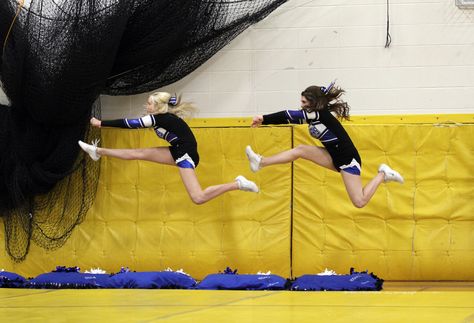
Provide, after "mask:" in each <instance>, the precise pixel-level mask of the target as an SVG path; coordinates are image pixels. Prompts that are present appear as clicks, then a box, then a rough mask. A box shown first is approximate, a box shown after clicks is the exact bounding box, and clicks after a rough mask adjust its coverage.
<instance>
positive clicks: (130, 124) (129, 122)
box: [90, 115, 156, 128]
mask: <svg viewBox="0 0 474 323" xmlns="http://www.w3.org/2000/svg"><path fill="white" fill-rule="evenodd" d="M90 122H91V125H92V126H93V127H98V128H100V127H113V128H149V127H153V126H154V125H155V124H156V120H155V117H154V116H153V115H147V116H144V117H141V118H138V119H128V118H126V119H116V120H99V119H96V118H92V119H91V121H90Z"/></svg>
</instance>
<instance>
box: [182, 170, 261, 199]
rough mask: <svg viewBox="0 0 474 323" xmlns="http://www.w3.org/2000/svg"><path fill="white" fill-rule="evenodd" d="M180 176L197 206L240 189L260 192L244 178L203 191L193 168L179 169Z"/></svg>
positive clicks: (240, 177)
mask: <svg viewBox="0 0 474 323" xmlns="http://www.w3.org/2000/svg"><path fill="white" fill-rule="evenodd" d="M179 174H180V175H181V179H182V180H183V183H184V187H185V188H186V191H187V192H188V194H189V197H190V198H191V200H192V201H193V202H194V203H196V204H203V203H206V202H207V201H209V200H212V199H213V198H216V197H218V196H219V195H222V194H224V193H226V192H229V191H235V190H239V189H240V190H244V191H250V192H258V188H257V186H256V185H255V183H253V182H251V181H249V180H247V179H246V178H244V177H243V176H238V177H237V178H236V180H235V181H233V182H230V183H225V184H218V185H213V186H209V187H207V188H206V189H204V190H203V189H202V188H201V185H200V184H199V181H198V178H197V176H196V172H195V171H194V169H193V168H179Z"/></svg>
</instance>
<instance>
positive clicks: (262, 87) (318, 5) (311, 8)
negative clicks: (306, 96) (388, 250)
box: [0, 0, 474, 118]
mask: <svg viewBox="0 0 474 323" xmlns="http://www.w3.org/2000/svg"><path fill="white" fill-rule="evenodd" d="M388 9H389V10H388V12H389V18H390V25H389V31H390V35H391V40H392V42H391V45H390V47H388V48H385V47H384V46H385V42H386V36H387V33H386V30H387V2H386V1H380V0H353V1H343V0H317V1H316V0H315V1H310V0H290V1H288V2H287V3H286V4H285V5H283V6H282V7H280V8H279V9H277V10H276V11H274V12H273V13H272V14H271V15H269V16H268V17H267V18H266V19H264V20H263V21H261V22H260V23H258V24H256V25H254V26H252V27H251V28H249V29H248V30H247V31H245V32H244V33H243V34H241V35H240V36H239V37H238V38H237V39H235V40H234V41H232V42H231V43H230V44H229V45H228V46H227V47H225V48H224V49H223V50H221V51H220V52H219V53H218V54H216V55H215V56H214V57H213V58H212V59H210V60H209V61H208V62H207V63H205V64H204V65H202V66H201V67H200V68H198V69H197V70H196V71H194V72H193V73H192V74H190V75H189V76H187V77H185V78H184V79H182V80H181V81H179V82H177V83H175V84H172V85H170V86H167V87H165V90H168V91H171V92H178V93H183V94H184V97H185V98H186V99H190V100H192V101H194V102H195V103H196V105H197V106H198V107H199V109H200V114H199V117H206V118H208V117H224V116H250V115H253V114H257V113H258V114H261V113H268V112H272V111H276V110H280V109H282V108H288V107H297V106H298V104H299V93H300V92H301V90H302V89H304V88H305V87H306V86H308V85H311V84H327V83H329V82H330V81H331V80H333V79H337V80H338V84H339V85H340V86H342V87H343V88H344V89H346V91H347V94H346V96H345V99H346V100H347V101H348V102H349V103H350V105H351V107H352V114H354V115H374V114H375V115H380V114H426V113H429V114H432V113H472V112H474V101H473V100H472V98H473V97H474V59H473V57H474V32H473V30H474V29H473V28H474V10H472V9H459V8H458V7H456V5H455V1H454V0H392V1H390V2H389V7H388ZM146 96H147V95H146V94H144V95H138V96H132V97H104V98H103V117H104V118H118V117H128V116H134V115H137V114H141V113H142V111H143V107H142V105H143V103H144V102H145V98H146ZM2 100H4V98H3V99H2V95H0V101H2Z"/></svg>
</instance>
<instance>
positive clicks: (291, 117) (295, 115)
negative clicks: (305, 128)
mask: <svg viewBox="0 0 474 323" xmlns="http://www.w3.org/2000/svg"><path fill="white" fill-rule="evenodd" d="M311 119H316V113H315V112H306V111H305V110H284V111H280V112H275V113H271V114H265V115H263V116H262V122H261V124H286V123H294V124H302V123H305V122H307V121H308V120H311Z"/></svg>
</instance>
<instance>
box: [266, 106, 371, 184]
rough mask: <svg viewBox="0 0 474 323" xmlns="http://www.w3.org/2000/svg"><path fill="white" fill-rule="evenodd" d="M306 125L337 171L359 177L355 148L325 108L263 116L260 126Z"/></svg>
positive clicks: (357, 157)
mask: <svg viewBox="0 0 474 323" xmlns="http://www.w3.org/2000/svg"><path fill="white" fill-rule="evenodd" d="M285 123H293V124H302V123H308V130H309V133H310V134H311V136H313V137H314V138H316V139H318V140H319V141H321V143H322V144H323V145H324V147H325V148H326V150H327V151H328V153H329V155H331V158H332V160H333V164H334V166H335V167H336V169H337V171H339V170H341V169H342V170H344V171H346V172H348V173H351V174H355V175H360V166H361V164H362V162H361V159H360V156H359V153H358V151H357V148H356V147H355V146H354V143H353V142H352V140H351V138H350V137H349V135H348V134H347V132H346V130H345V129H344V128H343V127H342V125H341V123H340V122H339V121H338V120H337V119H336V117H334V116H333V115H332V113H331V112H330V111H329V110H328V109H327V108H326V109H323V110H321V111H313V112H307V111H305V110H284V111H280V112H276V113H272V114H267V115H264V116H263V122H262V124H264V125H267V124H285Z"/></svg>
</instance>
